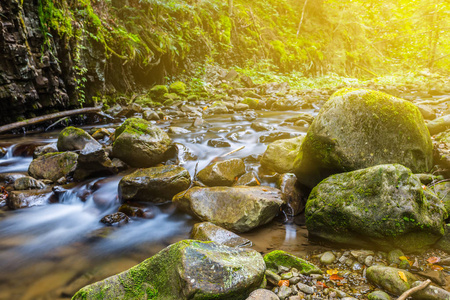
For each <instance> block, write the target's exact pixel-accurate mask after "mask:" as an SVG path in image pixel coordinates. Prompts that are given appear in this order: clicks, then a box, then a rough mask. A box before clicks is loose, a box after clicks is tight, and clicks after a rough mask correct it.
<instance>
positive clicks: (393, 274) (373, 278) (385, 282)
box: [366, 266, 417, 296]
mask: <svg viewBox="0 0 450 300" xmlns="http://www.w3.org/2000/svg"><path fill="white" fill-rule="evenodd" d="M399 272H403V274H404V275H405V277H406V279H407V281H403V279H402V278H401V277H400V276H399ZM366 276H367V280H368V281H369V282H370V283H372V284H374V285H376V286H379V287H381V288H382V289H383V290H385V291H387V292H389V293H391V294H394V295H397V296H399V295H401V294H403V293H404V292H405V291H407V290H409V289H410V288H411V287H412V283H413V282H414V281H417V277H416V276H415V275H413V274H411V273H410V272H408V271H405V270H402V269H397V268H392V267H385V266H372V267H370V268H367V271H366Z"/></svg>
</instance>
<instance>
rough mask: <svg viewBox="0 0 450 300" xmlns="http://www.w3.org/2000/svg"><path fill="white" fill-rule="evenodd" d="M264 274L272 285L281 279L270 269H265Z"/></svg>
mask: <svg viewBox="0 0 450 300" xmlns="http://www.w3.org/2000/svg"><path fill="white" fill-rule="evenodd" d="M265 274H266V278H267V280H268V281H269V282H270V283H272V284H273V285H278V282H279V281H280V280H281V277H280V275H278V274H277V273H275V272H273V271H271V270H266V272H265Z"/></svg>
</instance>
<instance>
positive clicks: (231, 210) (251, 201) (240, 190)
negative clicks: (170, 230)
mask: <svg viewBox="0 0 450 300" xmlns="http://www.w3.org/2000/svg"><path fill="white" fill-rule="evenodd" d="M173 202H175V203H177V205H178V206H179V207H180V208H182V209H184V210H185V211H187V212H189V213H192V214H193V215H194V216H196V217H198V218H199V219H200V220H202V221H209V222H211V223H214V224H216V225H219V226H221V227H224V228H226V229H229V230H232V231H237V232H245V231H249V230H251V229H253V228H255V227H258V226H260V225H263V224H266V223H268V222H270V221H271V220H272V219H273V218H274V217H275V216H276V215H277V213H278V211H279V209H280V206H281V204H283V200H281V194H280V190H278V189H275V188H270V187H260V186H258V187H248V186H236V187H211V188H201V187H194V188H191V189H189V190H188V191H187V192H186V193H185V192H182V193H179V194H178V195H176V196H175V197H174V198H173Z"/></svg>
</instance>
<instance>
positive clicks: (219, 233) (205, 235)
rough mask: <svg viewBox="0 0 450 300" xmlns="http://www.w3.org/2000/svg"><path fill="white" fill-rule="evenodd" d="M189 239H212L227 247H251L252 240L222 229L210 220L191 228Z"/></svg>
mask: <svg viewBox="0 0 450 300" xmlns="http://www.w3.org/2000/svg"><path fill="white" fill-rule="evenodd" d="M191 239H193V240H199V241H213V242H216V243H218V244H220V245H225V246H228V247H251V246H252V242H251V241H250V240H247V239H246V238H243V237H240V236H239V235H237V234H235V233H234V232H231V231H228V230H226V229H223V228H222V227H220V226H217V225H214V224H213V223H211V222H202V223H197V224H195V225H194V227H193V228H192V233H191Z"/></svg>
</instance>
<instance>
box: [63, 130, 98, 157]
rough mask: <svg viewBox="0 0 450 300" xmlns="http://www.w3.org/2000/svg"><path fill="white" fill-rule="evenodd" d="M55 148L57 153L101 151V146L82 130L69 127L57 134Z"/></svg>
mask: <svg viewBox="0 0 450 300" xmlns="http://www.w3.org/2000/svg"><path fill="white" fill-rule="evenodd" d="M57 147H58V150H59V151H76V150H80V151H82V152H91V151H95V150H98V149H101V148H102V145H100V143H99V142H97V141H96V140H95V139H94V138H93V137H92V136H90V135H89V133H87V132H86V131H84V130H83V129H80V128H76V127H72V126H70V127H66V128H64V129H63V130H62V131H61V132H60V133H59V136H58V142H57Z"/></svg>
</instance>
